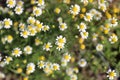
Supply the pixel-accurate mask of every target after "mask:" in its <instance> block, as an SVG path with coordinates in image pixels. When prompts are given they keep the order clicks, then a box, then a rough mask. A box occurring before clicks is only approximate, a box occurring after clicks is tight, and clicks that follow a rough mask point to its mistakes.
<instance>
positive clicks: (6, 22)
mask: <svg viewBox="0 0 120 80" xmlns="http://www.w3.org/2000/svg"><path fill="white" fill-rule="evenodd" d="M12 24H13V23H12V20H11V19H10V18H5V19H4V28H6V29H9V28H10V27H11V25H12Z"/></svg>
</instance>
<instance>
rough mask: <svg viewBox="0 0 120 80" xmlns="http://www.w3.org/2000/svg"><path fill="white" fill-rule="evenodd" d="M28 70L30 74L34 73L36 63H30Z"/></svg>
mask: <svg viewBox="0 0 120 80" xmlns="http://www.w3.org/2000/svg"><path fill="white" fill-rule="evenodd" d="M26 70H27V73H28V74H30V73H33V72H34V71H35V64H34V63H28V64H27V69H26Z"/></svg>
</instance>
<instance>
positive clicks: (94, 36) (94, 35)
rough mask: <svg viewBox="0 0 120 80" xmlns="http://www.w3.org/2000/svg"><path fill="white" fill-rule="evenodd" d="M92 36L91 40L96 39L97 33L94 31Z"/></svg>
mask: <svg viewBox="0 0 120 80" xmlns="http://www.w3.org/2000/svg"><path fill="white" fill-rule="evenodd" d="M92 37H93V38H92V40H93V41H96V40H97V37H98V34H96V33H94V34H93V35H92Z"/></svg>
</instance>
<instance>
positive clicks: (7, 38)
mask: <svg viewBox="0 0 120 80" xmlns="http://www.w3.org/2000/svg"><path fill="white" fill-rule="evenodd" d="M6 41H7V42H8V43H11V42H12V41H13V37H12V35H7V36H6Z"/></svg>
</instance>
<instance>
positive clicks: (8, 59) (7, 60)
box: [4, 56, 13, 64]
mask: <svg viewBox="0 0 120 80" xmlns="http://www.w3.org/2000/svg"><path fill="white" fill-rule="evenodd" d="M12 60H13V59H12V57H8V56H5V59H4V62H5V64H9V63H10V61H12Z"/></svg>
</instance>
